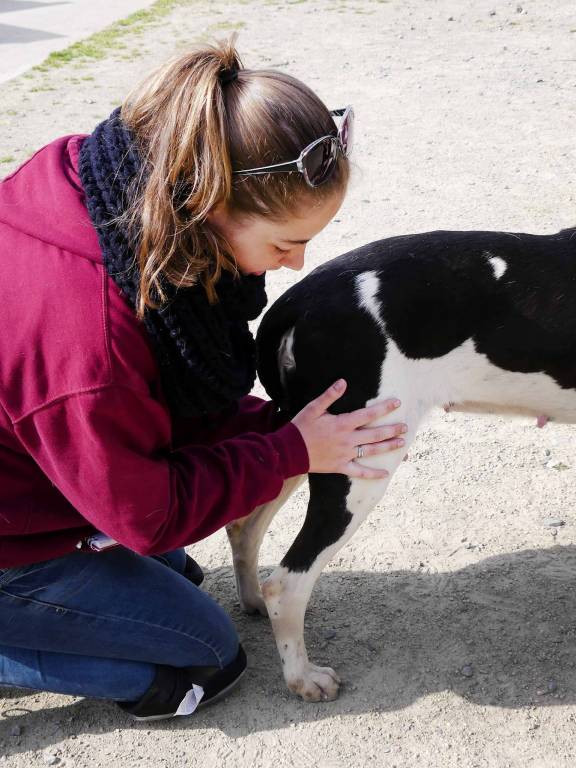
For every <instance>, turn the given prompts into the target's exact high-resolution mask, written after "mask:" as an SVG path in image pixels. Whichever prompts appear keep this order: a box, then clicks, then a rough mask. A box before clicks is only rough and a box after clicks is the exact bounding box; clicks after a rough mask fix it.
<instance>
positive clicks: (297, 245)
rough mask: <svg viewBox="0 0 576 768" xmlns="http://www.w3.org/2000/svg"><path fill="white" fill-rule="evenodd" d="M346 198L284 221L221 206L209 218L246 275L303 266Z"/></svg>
mask: <svg viewBox="0 0 576 768" xmlns="http://www.w3.org/2000/svg"><path fill="white" fill-rule="evenodd" d="M343 199H344V195H343V194H337V195H334V196H333V197H331V198H329V199H327V200H322V201H321V202H318V203H316V204H313V205H312V206H310V207H308V208H307V209H306V210H305V211H301V212H300V213H299V215H291V216H290V218H288V219H285V220H283V221H278V220H274V219H271V218H266V217H265V216H246V217H243V218H242V217H238V215H235V216H233V215H231V214H230V212H229V211H228V210H227V208H225V206H218V207H216V208H215V209H214V210H213V211H212V212H211V213H210V214H209V215H208V221H209V222H210V224H211V225H212V226H213V227H214V228H215V229H216V230H217V231H218V232H219V233H220V234H221V235H222V236H223V237H224V238H225V239H226V241H227V242H228V244H229V245H230V248H231V249H232V253H233V255H234V257H235V259H236V263H237V264H238V269H239V270H240V272H242V273H243V274H244V275H260V274H262V273H263V272H267V271H268V270H269V269H280V268H281V267H288V269H302V267H303V266H304V252H305V250H306V245H307V244H308V243H309V242H310V240H312V238H313V237H316V235H317V234H318V233H319V232H321V231H322V230H323V229H324V227H325V226H326V225H327V224H328V223H329V222H330V221H331V220H332V219H333V218H334V216H335V215H336V213H337V212H338V209H339V208H340V206H341V205H342V200H343Z"/></svg>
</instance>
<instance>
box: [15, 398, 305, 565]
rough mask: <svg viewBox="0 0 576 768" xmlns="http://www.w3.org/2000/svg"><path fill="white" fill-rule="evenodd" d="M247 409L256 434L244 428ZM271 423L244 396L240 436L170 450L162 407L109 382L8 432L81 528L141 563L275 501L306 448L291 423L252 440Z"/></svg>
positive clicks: (264, 406) (267, 409)
mask: <svg viewBox="0 0 576 768" xmlns="http://www.w3.org/2000/svg"><path fill="white" fill-rule="evenodd" d="M253 401H256V402H253ZM259 404H260V405H259ZM251 409H253V410H255V412H256V415H255V416H253V418H252V422H253V423H255V424H256V431H250V430H249V429H248V424H249V423H250V421H251V419H250V416H249V412H250V410H251ZM247 414H248V415H247ZM275 419H276V416H275V415H274V412H273V408H272V407H271V406H270V405H269V404H268V403H264V401H259V400H258V399H257V398H250V399H249V400H248V402H247V403H244V406H243V407H241V408H240V412H239V415H238V418H237V419H236V420H235V422H233V423H232V424H231V425H229V429H231V430H232V431H236V429H239V428H243V429H245V431H243V432H242V433H241V434H236V436H235V437H230V438H228V439H222V440H219V441H218V442H215V443H213V444H208V445H202V444H193V443H192V442H189V443H188V444H187V445H185V446H183V447H179V448H176V449H175V450H173V449H172V448H171V444H172V437H171V427H170V422H169V415H168V413H167V411H166V409H165V408H164V407H163V406H162V405H161V404H160V403H159V402H158V401H156V400H154V399H153V398H152V397H150V396H146V395H145V394H144V393H143V392H141V391H137V390H134V389H132V388H128V387H123V386H121V385H118V384H113V385H110V386H105V387H103V388H99V389H97V390H95V391H89V392H80V393H77V394H74V395H70V396H67V397H65V398H62V399H61V400H59V401H57V402H53V403H51V404H50V405H48V406H46V407H43V408H41V409H39V410H37V411H35V412H34V413H32V414H29V415H27V416H26V417H25V418H23V419H21V420H20V421H18V422H17V423H16V424H15V425H14V429H15V431H16V433H17V434H18V436H19V439H20V440H21V441H22V444H23V445H24V446H25V448H26V450H27V451H28V452H29V453H30V455H31V456H32V458H33V459H34V460H35V461H36V462H37V464H38V465H39V466H40V468H41V469H42V471H43V472H44V474H45V475H46V476H47V477H48V478H49V479H50V481H51V482H52V483H53V484H54V485H55V486H56V487H57V488H58V489H59V490H60V492H61V493H62V494H63V495H64V496H65V497H66V498H67V499H68V501H69V502H70V503H71V504H72V505H73V506H74V507H75V509H76V510H77V511H78V512H79V513H80V514H81V515H82V516H83V517H84V518H85V519H86V520H87V521H88V522H89V523H91V524H92V525H93V526H94V527H95V528H96V529H98V530H99V531H102V532H103V533H105V534H107V535H108V536H111V537H112V538H113V539H115V540H116V541H118V542H119V543H120V544H123V545H124V546H126V547H128V548H130V549H132V550H134V551H136V552H139V553H141V554H146V555H149V554H158V553H161V552H166V551H169V550H171V549H175V548H176V547H181V546H186V545H188V544H191V543H192V542H194V541H198V540H199V539H202V538H205V537H206V536H208V535H209V534H211V533H213V532H214V531H216V530H217V529H218V528H221V527H222V526H224V525H226V524H227V523H229V522H230V521H232V520H234V519H237V518H241V517H244V516H245V515H247V514H249V513H250V512H252V511H253V510H254V509H255V508H256V507H257V506H259V505H260V504H263V503H265V502H267V501H271V500H272V499H274V498H276V496H277V495H278V494H279V493H280V490H281V488H282V485H283V483H284V480H286V479H287V478H289V477H292V476H295V475H299V474H303V473H305V472H307V471H308V453H307V450H306V445H305V443H304V440H303V438H302V436H301V434H300V432H299V430H298V428H297V427H296V426H295V425H294V424H292V423H291V422H288V423H286V424H284V425H283V426H281V427H280V428H279V429H276V430H275V431H273V432H269V433H267V434H262V433H259V430H262V429H263V428H264V426H265V425H268V424H270V425H271V424H273V423H274V421H275ZM192 437H193V435H191V434H188V435H187V438H188V440H191V438H192Z"/></svg>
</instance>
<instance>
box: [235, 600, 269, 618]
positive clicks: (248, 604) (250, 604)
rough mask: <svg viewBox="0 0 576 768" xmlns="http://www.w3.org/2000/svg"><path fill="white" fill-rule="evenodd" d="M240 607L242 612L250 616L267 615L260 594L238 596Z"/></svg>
mask: <svg viewBox="0 0 576 768" xmlns="http://www.w3.org/2000/svg"><path fill="white" fill-rule="evenodd" d="M240 608H242V611H243V612H244V613H247V614H248V615H250V616H257V615H258V614H260V615H261V616H265V617H267V616H268V610H267V609H266V603H265V602H264V599H263V598H262V595H250V596H248V595H247V596H245V597H244V596H241V597H240Z"/></svg>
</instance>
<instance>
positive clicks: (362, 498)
mask: <svg viewBox="0 0 576 768" xmlns="http://www.w3.org/2000/svg"><path fill="white" fill-rule="evenodd" d="M379 459H380V462H382V463H383V464H384V465H385V466H386V467H387V468H388V469H389V471H390V476H391V475H392V473H393V472H394V470H395V469H396V468H397V467H398V465H399V464H400V462H401V460H402V454H401V453H399V452H395V453H393V454H392V453H390V454H386V455H385V457H379ZM389 481H390V477H387V478H385V479H384V480H360V479H354V480H352V479H350V478H348V477H346V476H345V475H310V503H309V505H308V511H307V513H306V520H305V521H304V525H303V526H302V529H301V531H300V533H299V534H298V536H297V537H296V539H295V541H294V543H293V544H292V546H291V547H290V549H289V551H288V553H287V554H286V556H285V557H284V559H283V560H282V562H281V564H280V565H279V566H278V568H276V569H275V570H274V572H273V573H272V574H271V575H270V577H269V578H268V579H267V580H266V581H265V582H264V584H263V585H262V593H263V595H264V600H265V602H266V607H267V609H268V615H269V617H270V620H271V622H272V628H273V631H274V637H275V640H276V645H277V648H278V652H279V654H280V658H281V660H282V670H283V672H284V678H285V680H286V683H287V685H288V687H289V688H290V690H291V691H293V692H294V693H296V694H298V695H299V696H301V697H302V698H303V699H305V700H306V701H329V700H332V699H335V698H336V697H337V695H338V688H339V686H340V678H339V677H338V675H337V674H336V672H335V671H334V670H333V669H331V668H330V667H318V666H316V665H315V664H312V663H311V662H310V661H309V660H308V654H307V652H306V645H305V642H304V614H305V612H306V606H307V605H308V599H309V597H310V594H311V592H312V589H313V587H314V584H315V582H316V579H317V578H318V576H319V575H320V573H321V572H322V569H323V568H324V566H325V565H326V564H327V563H328V562H329V560H331V559H332V557H334V555H335V554H336V552H337V551H338V550H339V549H340V548H341V547H342V546H344V544H345V543H346V542H347V541H348V540H349V539H350V537H351V536H352V534H353V533H354V532H355V531H356V529H357V528H358V526H359V525H360V523H361V522H362V521H363V520H364V519H365V518H366V516H367V515H368V513H369V512H370V510H371V509H373V507H374V506H375V505H376V504H377V502H378V501H379V500H380V498H381V497H382V495H383V494H384V491H385V490H386V487H387V485H388V483H389Z"/></svg>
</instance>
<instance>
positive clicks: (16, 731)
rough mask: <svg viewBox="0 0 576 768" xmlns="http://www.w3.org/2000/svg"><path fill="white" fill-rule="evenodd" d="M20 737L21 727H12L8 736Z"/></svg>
mask: <svg viewBox="0 0 576 768" xmlns="http://www.w3.org/2000/svg"><path fill="white" fill-rule="evenodd" d="M21 735H22V726H21V725H13V726H12V728H11V729H10V736H21Z"/></svg>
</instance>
